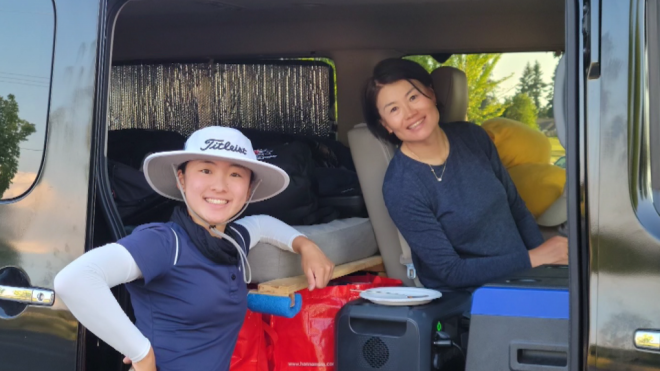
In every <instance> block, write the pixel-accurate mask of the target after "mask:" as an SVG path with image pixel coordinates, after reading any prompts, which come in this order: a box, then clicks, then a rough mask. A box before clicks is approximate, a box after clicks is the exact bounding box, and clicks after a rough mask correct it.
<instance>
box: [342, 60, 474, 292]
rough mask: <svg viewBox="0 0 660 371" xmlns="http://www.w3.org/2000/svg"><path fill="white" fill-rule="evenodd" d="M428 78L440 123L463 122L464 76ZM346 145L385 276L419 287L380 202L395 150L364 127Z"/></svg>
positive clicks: (451, 71) (454, 72) (453, 72)
mask: <svg viewBox="0 0 660 371" xmlns="http://www.w3.org/2000/svg"><path fill="white" fill-rule="evenodd" d="M431 77H432V78H433V86H434V90H435V92H436V99H437V101H438V108H439V110H440V118H441V121H442V122H451V121H464V120H465V119H466V116H467V101H468V99H467V79H466V78H465V73H463V71H461V70H458V69H456V68H453V67H440V68H438V69H437V70H435V71H433V73H432V74H431ZM443 117H444V120H443ZM348 142H349V145H350V148H351V153H352V155H353V161H354V162H355V168H356V170H357V173H358V178H359V179H360V186H361V188H362V193H363V195H364V201H365V204H366V206H367V211H368V212H369V218H370V219H371V224H372V226H373V228H374V233H375V235H376V241H377V242H378V249H379V250H380V254H381V256H382V257H383V263H384V265H385V270H386V271H387V275H388V276H389V277H392V278H397V279H400V280H402V281H403V282H404V285H406V286H414V285H417V286H421V285H420V283H419V280H417V279H416V274H415V273H414V272H415V271H414V268H413V270H412V271H411V270H410V269H407V267H406V265H408V264H409V267H410V268H412V259H411V253H410V247H409V246H408V244H407V243H406V241H405V240H404V239H403V237H402V236H401V234H400V233H399V230H398V229H397V228H396V226H395V225H394V222H392V219H390V215H389V213H388V211H387V208H386V207H385V202H384V201H383V179H384V178H385V173H386V172H387V167H388V165H389V163H390V160H391V159H392V156H394V152H395V151H396V148H395V147H394V146H393V145H392V144H390V143H386V142H384V141H381V140H379V139H377V138H376V137H374V136H373V135H372V134H371V132H369V129H368V128H367V125H366V124H359V125H357V126H355V127H354V128H353V129H352V130H351V131H349V132H348ZM413 277H414V278H413Z"/></svg>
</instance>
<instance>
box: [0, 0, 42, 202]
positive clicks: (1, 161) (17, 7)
mask: <svg viewBox="0 0 660 371" xmlns="http://www.w3.org/2000/svg"><path fill="white" fill-rule="evenodd" d="M54 30H55V13H54V9H53V3H52V1H49V0H21V1H15V0H0V45H1V46H2V51H1V52H0V195H1V197H0V198H1V199H3V200H6V199H12V198H16V197H19V196H21V195H22V194H23V193H25V192H26V191H27V190H28V189H29V188H30V187H31V186H32V184H33V183H34V181H35V179H36V178H37V174H38V172H39V168H40V166H41V162H42V157H43V153H44V149H45V148H44V146H45V134H46V121H47V118H48V97H49V91H50V75H51V65H52V56H53V38H54V32H55V31H54Z"/></svg>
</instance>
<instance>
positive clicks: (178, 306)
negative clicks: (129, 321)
mask: <svg viewBox="0 0 660 371" xmlns="http://www.w3.org/2000/svg"><path fill="white" fill-rule="evenodd" d="M230 226H231V227H230ZM230 226H228V227H227V229H226V231H225V233H227V234H228V235H230V236H231V237H232V238H234V239H235V240H236V242H238V243H239V244H240V245H242V247H243V248H244V250H245V252H246V253H247V248H246V246H249V244H250V241H249V238H250V236H249V233H248V231H247V229H245V228H244V227H243V226H241V225H238V224H231V225H230ZM175 233H176V234H175ZM222 241H223V242H224V243H227V244H230V242H229V241H227V240H222ZM117 243H119V244H120V245H122V246H124V247H125V248H126V249H127V250H128V251H129V252H130V253H131V255H132V256H133V259H135V262H136V263H137V265H138V267H139V268H140V270H141V271H142V276H143V277H144V278H143V279H140V280H137V281H134V282H131V283H128V284H126V286H127V288H128V291H129V293H130V294H131V301H132V304H133V309H134V311H135V317H136V323H135V324H136V326H137V328H138V329H139V330H140V331H141V332H142V334H144V336H146V337H147V338H148V339H149V341H150V342H151V346H152V347H153V349H154V353H155V356H156V364H157V366H158V369H159V370H160V371H175V370H176V371H181V370H193V369H194V370H208V371H226V370H229V364H230V362H231V356H232V353H233V351H234V345H235V344H236V339H237V337H238V332H239V331H240V329H241V326H242V324H243V319H244V318H245V312H246V309H247V287H246V284H245V282H244V280H243V273H242V272H241V270H240V269H239V268H238V266H227V265H219V264H216V263H214V262H212V261H210V260H209V259H207V258H206V257H205V256H204V255H202V253H201V252H199V250H198V249H197V248H196V247H195V246H194V245H193V244H192V241H191V240H190V238H189V237H188V235H187V234H186V232H185V231H184V230H183V228H181V227H180V226H179V225H178V224H176V223H172V222H170V223H154V224H147V225H144V226H140V227H138V228H136V229H135V230H134V231H133V233H132V234H131V235H129V236H127V237H125V238H122V239H121V240H119V241H117Z"/></svg>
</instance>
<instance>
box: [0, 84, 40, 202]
mask: <svg viewBox="0 0 660 371" xmlns="http://www.w3.org/2000/svg"><path fill="white" fill-rule="evenodd" d="M35 131H36V129H35V127H34V124H31V123H29V122H27V121H25V120H21V119H20V118H19V117H18V103H17V102H16V99H15V98H14V96H13V95H11V94H9V95H8V96H7V99H5V98H3V97H0V195H2V194H3V193H4V192H5V191H6V190H7V189H9V186H10V185H11V181H12V179H13V178H14V175H16V172H17V171H18V158H19V156H20V155H21V150H20V148H19V146H18V144H19V143H20V142H22V141H24V140H26V139H27V137H29V136H30V135H31V134H32V133H34V132H35Z"/></svg>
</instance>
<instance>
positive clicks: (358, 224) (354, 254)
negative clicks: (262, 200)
mask: <svg viewBox="0 0 660 371" xmlns="http://www.w3.org/2000/svg"><path fill="white" fill-rule="evenodd" d="M293 227H294V228H295V229H297V230H298V231H300V233H302V234H304V235H305V236H307V237H308V238H309V239H311V240H312V241H314V242H316V244H317V245H319V248H321V250H322V251H323V253H325V255H326V256H327V257H328V259H330V260H331V261H332V262H333V263H335V265H340V264H345V263H349V262H353V261H356V260H360V259H364V258H368V257H370V256H373V255H375V254H376V253H378V246H377V244H376V237H375V236H374V230H373V228H372V227H371V222H370V221H369V219H368V218H347V219H337V220H333V221H331V222H329V223H325V224H316V225H305V226H293ZM248 262H249V263H250V267H251V268H252V282H254V283H259V282H266V281H270V280H274V279H277V278H284V277H293V276H299V275H302V274H303V271H302V267H301V265H300V256H299V255H297V254H291V253H289V252H286V251H283V250H280V249H278V248H276V247H275V246H272V245H270V244H267V243H261V242H260V243H258V244H257V245H256V246H255V247H253V248H252V250H250V254H248Z"/></svg>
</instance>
